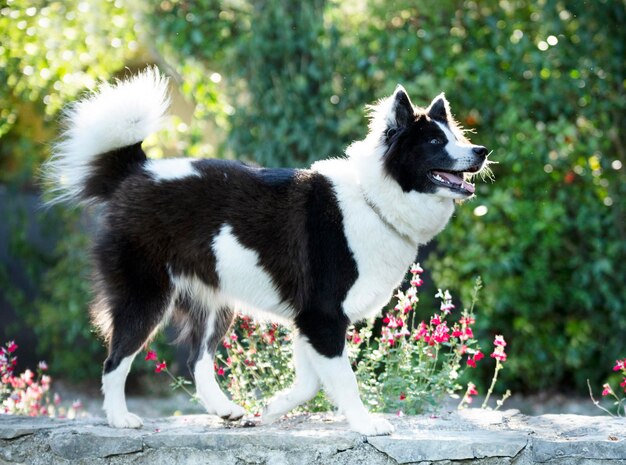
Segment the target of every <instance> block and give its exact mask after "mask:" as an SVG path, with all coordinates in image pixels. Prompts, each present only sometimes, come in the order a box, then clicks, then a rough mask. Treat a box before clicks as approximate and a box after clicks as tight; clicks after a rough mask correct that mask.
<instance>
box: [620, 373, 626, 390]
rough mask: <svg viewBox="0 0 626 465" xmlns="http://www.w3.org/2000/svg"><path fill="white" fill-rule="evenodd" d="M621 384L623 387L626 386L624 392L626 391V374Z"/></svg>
mask: <svg viewBox="0 0 626 465" xmlns="http://www.w3.org/2000/svg"><path fill="white" fill-rule="evenodd" d="M619 385H620V386H621V387H623V388H624V392H626V376H625V377H624V380H623V381H622V382H621V383H619Z"/></svg>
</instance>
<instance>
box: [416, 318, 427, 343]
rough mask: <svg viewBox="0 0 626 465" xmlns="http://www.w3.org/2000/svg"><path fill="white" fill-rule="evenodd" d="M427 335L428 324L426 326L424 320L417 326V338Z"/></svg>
mask: <svg viewBox="0 0 626 465" xmlns="http://www.w3.org/2000/svg"><path fill="white" fill-rule="evenodd" d="M426 336H428V326H426V323H424V322H423V321H422V322H421V323H420V324H419V325H418V327H417V332H416V333H415V340H416V341H419V340H421V339H423V338H425V337H426ZM426 342H428V341H426Z"/></svg>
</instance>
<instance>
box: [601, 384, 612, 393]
mask: <svg viewBox="0 0 626 465" xmlns="http://www.w3.org/2000/svg"><path fill="white" fill-rule="evenodd" d="M609 394H613V390H612V389H611V386H609V385H608V383H606V384H603V385H602V395H603V396H608V395H609Z"/></svg>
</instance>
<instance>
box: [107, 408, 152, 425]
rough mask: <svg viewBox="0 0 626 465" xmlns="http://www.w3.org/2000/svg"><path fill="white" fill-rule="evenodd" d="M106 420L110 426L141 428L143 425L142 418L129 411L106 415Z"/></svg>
mask: <svg viewBox="0 0 626 465" xmlns="http://www.w3.org/2000/svg"><path fill="white" fill-rule="evenodd" d="M107 420H108V422H109V426H111V427H112V428H141V427H142V426H143V421H142V419H141V418H139V417H138V416H137V415H135V414H134V413H130V412H125V413H116V414H115V415H107Z"/></svg>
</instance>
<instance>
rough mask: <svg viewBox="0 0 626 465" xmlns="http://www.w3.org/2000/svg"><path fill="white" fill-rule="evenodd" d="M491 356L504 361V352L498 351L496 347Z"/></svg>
mask: <svg viewBox="0 0 626 465" xmlns="http://www.w3.org/2000/svg"><path fill="white" fill-rule="evenodd" d="M491 357H492V358H495V359H496V360H499V361H501V362H504V361H506V354H505V353H504V352H503V351H498V350H497V349H496V350H494V351H493V353H492V354H491Z"/></svg>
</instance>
